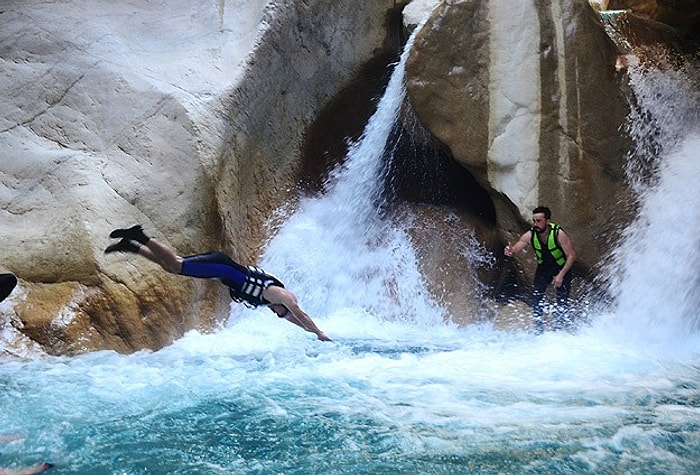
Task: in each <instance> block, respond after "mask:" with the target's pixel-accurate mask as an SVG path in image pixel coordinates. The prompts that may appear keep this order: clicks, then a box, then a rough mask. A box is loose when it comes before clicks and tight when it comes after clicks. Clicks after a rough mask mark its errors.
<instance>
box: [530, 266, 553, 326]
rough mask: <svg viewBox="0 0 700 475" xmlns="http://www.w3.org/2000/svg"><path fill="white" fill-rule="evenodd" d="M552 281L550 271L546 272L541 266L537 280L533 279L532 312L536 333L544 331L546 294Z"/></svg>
mask: <svg viewBox="0 0 700 475" xmlns="http://www.w3.org/2000/svg"><path fill="white" fill-rule="evenodd" d="M551 282H552V277H551V276H550V273H549V272H545V271H544V269H542V268H541V267H538V268H537V271H535V280H534V281H533V284H532V286H533V289H532V301H531V304H532V314H533V320H534V323H535V333H537V334H540V333H542V332H543V331H544V320H543V317H544V306H543V300H544V294H545V292H547V286H549V284H550V283H551Z"/></svg>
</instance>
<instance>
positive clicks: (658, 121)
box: [603, 62, 700, 346]
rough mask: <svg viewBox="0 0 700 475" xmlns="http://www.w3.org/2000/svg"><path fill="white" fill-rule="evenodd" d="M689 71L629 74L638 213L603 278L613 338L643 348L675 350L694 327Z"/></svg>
mask: <svg viewBox="0 0 700 475" xmlns="http://www.w3.org/2000/svg"><path fill="white" fill-rule="evenodd" d="M692 68H693V66H692V63H690V62H689V63H686V64H683V65H682V66H681V67H678V66H675V67H661V66H657V65H650V64H643V65H637V66H633V67H631V68H630V69H629V71H628V75H629V80H630V81H629V82H630V85H631V87H632V90H633V92H634V95H635V98H636V104H635V107H633V110H632V113H631V115H630V120H629V131H630V132H631V135H632V138H633V139H634V141H635V146H634V148H633V150H632V152H631V154H630V157H629V162H628V168H627V177H628V180H629V182H630V185H631V187H632V189H633V190H634V191H635V192H636V194H637V199H638V201H639V213H638V216H637V217H636V219H635V220H634V222H633V223H632V224H631V225H630V226H628V227H627V229H626V230H625V232H624V233H623V236H622V239H621V241H620V242H619V245H618V247H617V249H615V250H614V252H613V253H612V256H611V261H610V263H609V265H608V266H607V268H606V269H605V271H604V272H603V275H604V277H605V280H606V281H607V282H608V287H609V289H608V293H609V294H610V295H613V296H614V306H613V308H614V320H615V324H616V326H617V328H618V330H620V331H619V332H618V335H619V336H620V337H621V338H625V339H633V340H635V341H639V342H641V343H644V344H648V343H650V342H652V343H658V344H659V345H660V346H674V345H677V344H678V342H679V339H681V340H683V339H686V338H687V337H688V336H691V335H692V334H693V333H694V332H697V330H698V329H699V327H700V277H699V275H700V274H698V269H699V268H700V251H699V248H700V235H699V234H698V232H697V230H698V229H700V195H698V192H697V189H698V183H699V182H700V166H698V164H699V163H700V97H699V95H698V92H697V91H698V87H697V86H698V84H697V78H698V76H697V71H696V72H695V73H693V72H692ZM609 323H610V322H605V323H604V324H609Z"/></svg>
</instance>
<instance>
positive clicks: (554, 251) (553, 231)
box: [532, 223, 566, 266]
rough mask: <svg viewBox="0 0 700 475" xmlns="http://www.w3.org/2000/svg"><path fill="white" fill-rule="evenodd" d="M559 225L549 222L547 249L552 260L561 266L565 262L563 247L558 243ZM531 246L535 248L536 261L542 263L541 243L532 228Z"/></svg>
mask: <svg viewBox="0 0 700 475" xmlns="http://www.w3.org/2000/svg"><path fill="white" fill-rule="evenodd" d="M559 229H561V228H560V227H559V225H558V224H554V223H549V236H547V250H548V251H549V253H550V254H551V255H552V257H553V258H554V261H555V262H556V263H557V265H559V266H563V265H564V263H565V262H566V254H564V249H562V247H561V246H560V245H559V240H558V239H557V236H559ZM532 247H533V248H534V249H535V257H537V263H538V264H542V263H543V262H544V257H543V256H542V243H541V242H540V239H539V238H538V237H537V231H535V230H534V229H532Z"/></svg>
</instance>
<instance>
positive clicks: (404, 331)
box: [0, 311, 700, 474]
mask: <svg viewBox="0 0 700 475" xmlns="http://www.w3.org/2000/svg"><path fill="white" fill-rule="evenodd" d="M268 313H269V312H267V313H265V312H263V311H259V312H258V311H252V312H250V314H248V315H245V316H242V317H241V318H240V319H239V320H238V321H237V322H236V323H235V324H233V325H231V326H230V327H229V328H227V329H226V330H224V331H222V332H221V333H218V334H216V335H199V334H195V333H192V334H189V335H187V336H186V337H185V338H183V339H182V340H181V341H178V342H177V343H176V344H175V345H173V346H172V347H169V348H166V349H164V350H162V351H159V352H156V353H149V352H143V353H139V354H135V355H131V356H121V355H117V354H115V353H111V352H100V353H94V354H89V355H84V356H80V357H75V358H51V359H47V360H43V361H4V362H2V363H1V364H0V387H1V388H2V392H1V396H0V401H1V404H2V407H3V408H4V409H5V410H4V411H3V414H2V416H0V417H1V420H2V427H3V429H4V431H5V432H7V433H19V434H22V435H24V436H25V438H24V439H23V440H21V441H17V442H12V443H10V444H6V445H5V447H4V450H3V454H2V459H1V460H2V461H3V463H4V464H5V465H8V464H9V463H19V464H32V463H37V462H39V461H42V460H49V461H52V462H54V463H57V464H58V466H57V468H55V469H53V471H54V472H55V473H85V474H147V473H149V474H150V473H191V474H194V473H211V474H217V473H253V474H256V473H257V474H267V473H300V474H301V473H367V474H375V473H612V472H615V473H676V474H678V473H694V471H695V470H696V468H697V465H696V463H697V460H698V459H699V458H700V388H699V387H698V385H699V384H700V357H699V355H698V353H697V348H698V345H697V341H687V342H686V343H687V347H686V348H685V349H681V348H678V347H676V348H675V349H674V351H673V352H669V353H668V354H659V353H658V351H649V349H645V348H643V347H638V346H630V345H621V344H619V343H617V342H616V341H615V339H614V338H611V336H610V332H609V330H608V329H605V330H603V329H596V328H590V329H587V330H585V331H583V332H582V333H581V334H579V335H576V336H574V335H570V334H566V333H550V334H545V335H543V336H540V337H535V336H532V335H528V334H524V333H523V334H508V333H501V332H498V331H495V330H493V329H491V328H488V327H473V328H466V329H460V328H456V327H451V326H447V325H444V326H441V327H438V328H434V327H430V328H427V327H421V326H420V325H415V324H407V323H387V322H385V321H381V320H378V319H375V318H372V317H369V316H366V315H365V316H358V315H354V314H343V313H342V312H338V313H337V314H334V315H331V316H328V317H327V318H323V319H319V321H320V323H322V327H323V328H325V329H326V331H327V332H328V333H329V334H331V335H333V336H335V337H336V338H337V341H336V342H334V343H322V342H318V341H316V340H314V339H313V337H312V336H310V335H307V334H304V333H303V332H301V331H300V330H298V329H296V328H294V327H292V326H291V325H288V324H287V325H285V324H284V322H280V321H277V320H276V319H275V317H274V315H272V314H271V313H269V314H268Z"/></svg>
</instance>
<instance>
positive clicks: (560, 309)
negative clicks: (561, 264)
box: [554, 271, 572, 330]
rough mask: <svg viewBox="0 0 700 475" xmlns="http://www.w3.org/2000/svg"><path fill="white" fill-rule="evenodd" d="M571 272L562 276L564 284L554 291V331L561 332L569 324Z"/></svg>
mask: <svg viewBox="0 0 700 475" xmlns="http://www.w3.org/2000/svg"><path fill="white" fill-rule="evenodd" d="M571 278H572V276H571V272H570V271H569V272H567V274H566V276H564V282H563V283H562V284H561V287H559V288H558V289H557V290H556V298H557V306H556V309H555V316H556V322H555V324H554V328H555V329H556V330H563V329H564V328H565V327H567V326H568V325H569V324H571V322H570V320H569V315H568V311H569V293H570V292H571Z"/></svg>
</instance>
